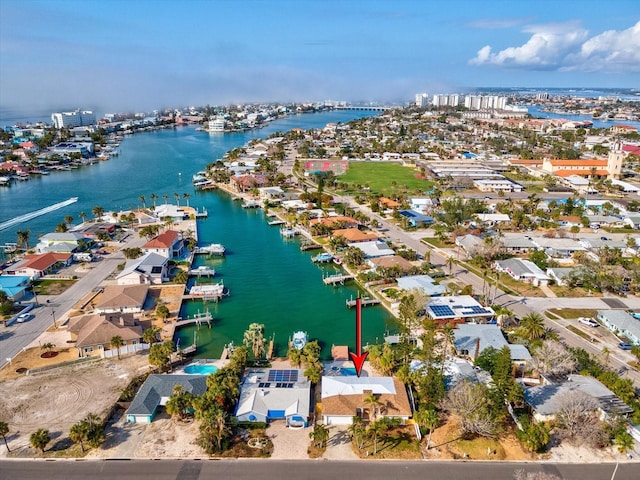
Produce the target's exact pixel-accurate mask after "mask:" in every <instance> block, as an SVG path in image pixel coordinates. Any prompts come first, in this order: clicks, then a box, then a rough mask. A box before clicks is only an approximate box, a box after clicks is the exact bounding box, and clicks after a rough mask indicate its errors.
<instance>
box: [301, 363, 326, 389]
mask: <svg viewBox="0 0 640 480" xmlns="http://www.w3.org/2000/svg"><path fill="white" fill-rule="evenodd" d="M304 376H305V377H307V380H309V382H310V383H312V384H313V385H317V384H318V383H319V382H320V380H322V368H318V367H317V366H316V365H309V366H308V367H307V368H306V369H305V370H304Z"/></svg>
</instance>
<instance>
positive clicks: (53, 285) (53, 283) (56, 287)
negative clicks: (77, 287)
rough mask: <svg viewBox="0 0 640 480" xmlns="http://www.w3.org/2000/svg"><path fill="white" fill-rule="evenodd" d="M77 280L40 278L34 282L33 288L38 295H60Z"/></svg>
mask: <svg viewBox="0 0 640 480" xmlns="http://www.w3.org/2000/svg"><path fill="white" fill-rule="evenodd" d="M74 283H76V280H38V281H35V282H33V288H34V289H35V291H36V294H38V295H59V294H61V293H62V292H64V291H65V290H66V289H67V288H69V287H70V286H71V285H73V284H74Z"/></svg>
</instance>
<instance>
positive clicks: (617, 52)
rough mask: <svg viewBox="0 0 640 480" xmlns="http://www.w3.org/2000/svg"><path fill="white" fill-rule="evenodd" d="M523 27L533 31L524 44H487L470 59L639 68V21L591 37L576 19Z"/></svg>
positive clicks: (540, 66)
mask: <svg viewBox="0 0 640 480" xmlns="http://www.w3.org/2000/svg"><path fill="white" fill-rule="evenodd" d="M523 31H524V32H526V33H531V34H532V35H531V37H530V38H529V40H528V41H527V42H526V43H524V44H523V45H521V46H518V47H508V48H505V49H504V50H500V51H498V52H493V51H492V48H491V46H490V45H487V46H484V47H482V48H481V49H480V50H478V53H477V54H476V57H475V58H473V59H472V60H470V61H469V63H470V64H472V65H494V66H501V67H512V68H523V69H531V70H561V71H562V70H582V71H600V72H636V71H640V22H638V23H636V24H635V25H634V26H633V27H631V28H628V29H626V30H621V31H618V30H608V31H606V32H603V33H601V34H599V35H596V36H593V37H589V32H588V31H587V30H585V29H584V28H582V27H581V26H580V24H579V23H576V22H568V23H560V24H547V25H532V26H529V27H527V28H526V29H524V30H523Z"/></svg>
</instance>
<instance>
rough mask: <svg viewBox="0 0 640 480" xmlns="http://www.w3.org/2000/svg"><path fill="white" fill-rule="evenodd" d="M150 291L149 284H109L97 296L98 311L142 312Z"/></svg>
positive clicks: (103, 312)
mask: <svg viewBox="0 0 640 480" xmlns="http://www.w3.org/2000/svg"><path fill="white" fill-rule="evenodd" d="M148 293H149V286H148V285H109V286H107V287H105V289H104V291H103V292H102V294H101V295H100V296H99V297H98V298H97V303H96V311H97V312H98V313H100V314H107V313H133V314H140V313H142V310H143V307H144V303H145V301H146V300H147V294H148Z"/></svg>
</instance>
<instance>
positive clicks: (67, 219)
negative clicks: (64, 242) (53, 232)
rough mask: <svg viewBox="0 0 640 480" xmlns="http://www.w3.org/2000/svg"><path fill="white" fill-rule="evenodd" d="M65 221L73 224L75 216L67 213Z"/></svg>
mask: <svg viewBox="0 0 640 480" xmlns="http://www.w3.org/2000/svg"><path fill="white" fill-rule="evenodd" d="M64 223H66V224H67V225H71V223H73V216H71V215H65V217H64Z"/></svg>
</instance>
